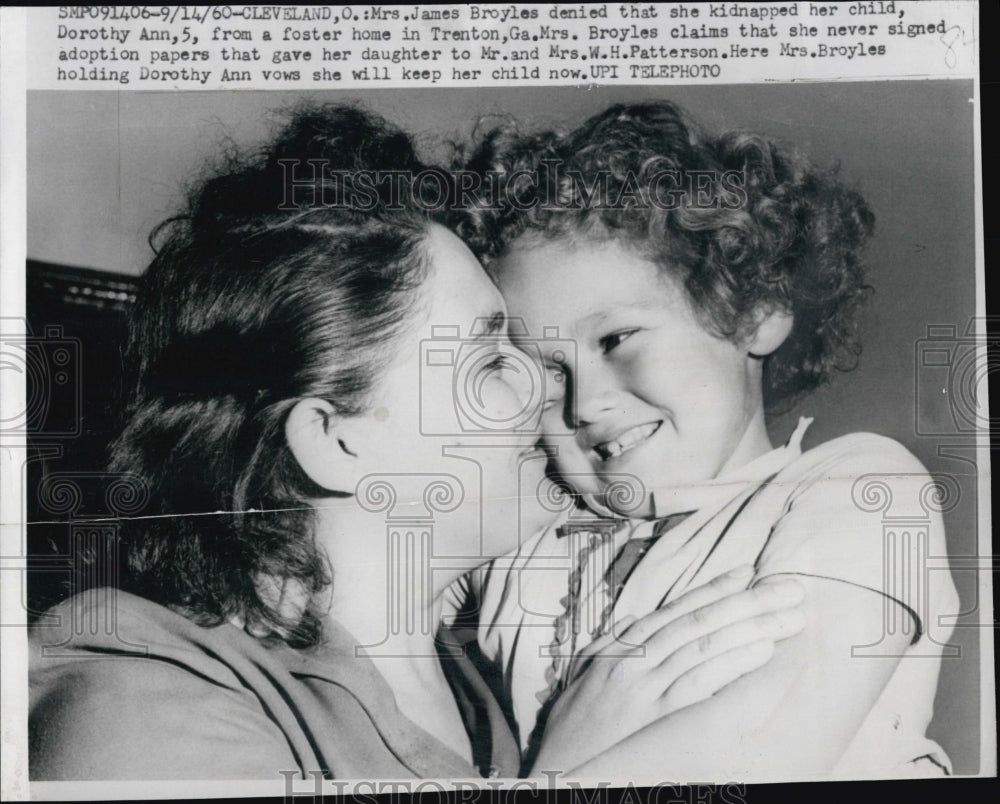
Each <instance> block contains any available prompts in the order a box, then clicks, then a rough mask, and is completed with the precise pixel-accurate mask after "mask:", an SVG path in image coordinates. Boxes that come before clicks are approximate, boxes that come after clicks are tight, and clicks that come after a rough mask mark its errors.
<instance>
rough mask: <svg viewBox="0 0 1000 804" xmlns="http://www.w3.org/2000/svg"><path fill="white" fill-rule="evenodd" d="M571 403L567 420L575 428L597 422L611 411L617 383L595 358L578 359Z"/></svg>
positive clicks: (617, 392) (617, 391)
mask: <svg viewBox="0 0 1000 804" xmlns="http://www.w3.org/2000/svg"><path fill="white" fill-rule="evenodd" d="M572 392H573V400H572V404H571V406H570V409H569V410H567V417H568V418H569V419H570V421H572V423H573V424H574V425H575V426H577V427H585V426H586V425H588V424H593V423H595V422H598V421H600V420H601V418H603V417H604V416H605V415H607V414H608V413H609V412H611V411H612V410H614V409H615V407H616V406H617V402H618V397H619V388H618V383H617V380H616V378H615V376H614V373H613V372H612V371H611V369H610V368H609V367H608V366H607V365H606V364H605V363H604V361H603V360H600V359H599V358H595V359H589V360H585V359H581V361H580V365H579V366H578V368H577V371H576V372H575V374H574V376H573V377H572Z"/></svg>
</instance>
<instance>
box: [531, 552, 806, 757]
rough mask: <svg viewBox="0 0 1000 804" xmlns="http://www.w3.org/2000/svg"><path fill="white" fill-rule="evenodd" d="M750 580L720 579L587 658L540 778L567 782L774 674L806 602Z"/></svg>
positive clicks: (556, 711) (549, 732)
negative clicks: (769, 671)
mask: <svg viewBox="0 0 1000 804" xmlns="http://www.w3.org/2000/svg"><path fill="white" fill-rule="evenodd" d="M751 575H752V569H751V568H749V567H747V568H742V569H740V570H736V571H734V572H732V573H728V574H726V575H721V576H719V577H718V578H716V579H715V580H713V581H712V582H711V583H709V584H706V585H705V586H702V587H699V588H697V589H694V590H692V591H690V592H687V593H686V594H684V595H682V596H681V597H679V598H677V599H676V600H674V601H672V602H671V603H669V604H667V605H666V606H664V607H663V608H661V609H659V610H657V611H655V612H653V613H652V614H648V615H646V616H645V617H642V618H640V619H638V620H633V621H631V622H629V623H626V622H625V621H622V622H619V623H618V624H617V625H616V628H615V631H614V633H613V634H609V635H607V636H605V637H601V638H600V639H598V640H595V641H594V642H593V643H592V644H591V645H589V646H588V647H587V648H585V649H584V650H583V651H581V654H580V656H579V657H578V659H577V660H575V662H574V665H573V666H572V667H571V671H570V672H571V676H570V678H571V679H572V681H571V683H570V685H569V686H568V687H567V689H566V691H565V692H564V693H563V694H562V695H561V696H560V698H559V700H558V701H556V703H555V705H554V706H553V708H552V711H551V713H550V715H549V718H548V721H547V723H546V726H545V732H544V736H543V738H542V744H541V748H540V750H539V753H538V757H537V759H536V760H535V762H534V765H533V773H540V772H541V771H543V770H545V771H549V770H558V771H561V772H564V773H565V772H568V771H570V770H572V769H573V768H575V767H577V766H579V765H580V764H582V763H583V762H586V761H587V760H589V759H591V758H593V757H595V756H597V755H599V754H600V753H601V752H603V751H605V750H607V749H608V748H610V747H611V746H613V745H615V744H616V743H617V742H619V741H620V740H622V739H624V738H625V737H628V736H629V735H631V734H633V733H635V732H637V731H639V730H640V729H642V728H644V727H646V726H648V725H649V724H650V723H652V722H653V721H655V720H658V719H660V718H662V717H665V716H667V715H669V714H670V713H671V712H674V711H676V710H678V709H681V708H683V707H686V706H690V705H691V704H694V703H698V702H699V701H703V700H705V699H706V698H709V697H711V696H712V695H714V694H715V693H716V692H718V691H719V690H720V689H722V688H723V687H725V686H727V685H728V684H730V683H732V682H733V681H735V680H736V679H738V678H739V677H741V676H743V675H745V674H746V673H750V672H752V671H754V670H756V669H757V668H759V667H761V666H762V665H764V664H766V663H767V662H768V660H769V659H770V658H771V655H772V653H773V651H774V643H775V642H776V641H777V640H780V639H784V638H785V637H788V636H791V635H792V634H795V633H798V632H799V631H800V630H801V629H802V628H803V626H804V625H805V617H804V615H803V613H802V612H801V611H800V610H799V609H798V608H796V607H797V606H798V604H799V603H800V602H801V601H802V599H803V596H804V593H803V589H802V587H801V585H800V584H798V583H797V582H795V581H792V580H789V581H782V582H780V583H774V584H761V585H760V586H757V587H755V588H753V589H746V585H747V582H748V581H749V579H750V576H751Z"/></svg>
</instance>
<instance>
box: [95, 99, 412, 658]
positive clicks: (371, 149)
mask: <svg viewBox="0 0 1000 804" xmlns="http://www.w3.org/2000/svg"><path fill="white" fill-rule="evenodd" d="M423 168H424V166H423V165H422V164H421V163H420V162H419V160H418V158H417V156H416V154H415V151H414V147H413V144H412V142H411V140H410V138H409V137H408V136H407V135H405V134H404V133H402V132H401V131H399V130H397V129H395V128H392V127H391V126H390V125H388V124H387V123H386V122H385V121H384V120H382V119H380V118H378V117H376V116H374V115H372V114H368V113H365V112H363V111H360V110H358V109H355V108H351V107H344V106H333V105H328V106H321V105H306V106H300V107H298V108H297V109H296V110H294V111H293V112H292V113H291V116H290V120H289V121H288V123H287V125H286V126H285V127H284V129H283V130H282V131H281V132H280V133H279V134H278V135H277V136H276V137H275V138H274V139H273V140H272V141H271V142H270V143H268V144H267V145H266V146H265V147H264V148H262V149H261V150H259V151H258V152H256V153H254V154H252V155H250V156H245V157H239V156H230V157H229V159H228V161H227V163H226V165H225V166H224V167H223V168H222V169H221V170H216V171H215V172H213V174H212V175H210V176H209V177H208V178H205V179H204V180H203V181H201V183H200V184H199V185H198V186H197V188H196V189H195V190H194V191H192V192H191V194H190V197H189V200H188V204H187V208H186V209H185V210H184V212H183V213H182V214H180V215H178V216H176V217H174V218H172V219H170V220H169V221H167V222H166V223H164V224H162V225H161V227H159V229H158V230H156V231H155V232H154V235H153V236H151V242H152V243H154V248H155V250H156V252H157V253H156V257H155V259H154V260H153V262H152V264H151V265H150V266H149V269H148V270H147V272H146V273H145V275H144V277H143V279H142V287H141V291H140V294H139V299H138V301H137V304H136V307H135V310H134V313H133V315H132V321H131V334H130V340H129V343H128V347H127V350H126V365H127V366H129V367H130V368H131V370H132V371H134V376H133V377H131V381H130V382H129V388H130V393H129V396H130V398H129V402H128V407H127V418H126V423H125V425H124V428H123V431H122V433H121V435H120V437H119V438H118V439H117V441H116V442H115V443H114V445H113V447H112V457H111V467H110V468H111V470H112V471H113V472H124V473H129V474H131V475H134V476H138V478H139V479H141V481H142V482H143V483H144V484H145V485H146V486H147V487H148V491H149V495H150V499H151V505H150V509H147V510H146V511H144V512H142V513H143V514H144V515H152V517H146V516H144V517H142V518H139V519H135V520H132V521H130V522H128V523H126V525H125V527H124V529H123V538H122V541H121V545H120V549H122V550H123V552H124V556H123V557H124V559H125V561H126V571H125V577H124V579H123V581H122V586H123V587H124V588H126V589H129V590H131V591H136V592H137V593H139V594H141V595H143V596H144V597H147V598H150V599H153V600H155V601H157V602H160V603H162V604H165V605H168V606H171V607H173V608H175V609H177V610H179V611H181V612H182V613H184V614H185V615H186V616H189V617H190V618H192V619H194V620H195V621H196V622H199V623H201V624H205V625H210V624H217V623H220V622H222V621H225V620H228V619H236V620H238V621H240V622H242V623H244V624H245V628H246V629H247V630H248V631H249V632H250V633H253V634H255V635H258V636H267V637H278V638H281V639H284V640H285V641H286V642H288V643H289V644H292V645H298V646H304V645H309V644H313V643H315V642H316V641H317V640H318V639H319V637H320V630H321V629H320V623H321V618H322V613H323V608H324V607H325V601H326V600H327V595H326V592H327V590H328V587H329V585H330V583H331V580H332V575H331V570H330V568H329V567H328V562H327V559H326V557H325V553H324V552H323V551H322V550H321V548H320V547H319V546H318V545H317V544H316V543H315V541H314V537H313V528H312V508H311V507H310V505H309V503H308V500H309V499H310V498H311V497H312V498H315V496H317V495H327V496H330V492H326V491H323V490H320V489H318V488H316V487H314V486H313V485H312V483H311V481H309V479H308V478H307V477H306V476H305V475H304V473H303V472H302V471H301V469H300V468H299V467H298V464H297V462H296V461H295V459H294V457H293V456H292V455H291V453H290V451H289V449H288V447H287V444H286V442H285V435H284V423H285V420H286V418H287V415H288V413H289V411H290V410H291V408H292V407H293V406H294V405H295V403H296V401H297V400H299V399H302V398H308V397H318V398H322V399H325V400H327V401H329V403H330V404H331V405H333V406H334V408H335V409H336V410H337V411H338V412H339V413H340V414H342V415H345V416H349V415H352V414H357V413H359V412H361V411H363V410H365V409H366V408H367V406H368V405H369V394H370V392H371V390H372V388H373V386H374V384H375V383H376V382H377V378H378V376H379V372H380V371H381V369H382V368H383V367H384V366H385V365H386V363H387V360H391V359H392V355H393V354H394V350H393V348H392V346H393V344H394V343H397V342H398V341H396V340H395V339H398V338H399V337H400V336H402V335H403V334H404V332H405V330H406V327H407V324H408V322H409V321H410V319H411V316H412V315H413V308H414V305H415V304H417V303H418V301H417V300H418V299H419V294H418V286H419V285H420V282H421V280H422V278H423V277H424V275H425V265H424V255H423V243H424V240H425V237H426V234H427V230H428V227H429V226H430V225H431V219H430V217H429V216H428V215H427V214H426V213H425V212H423V211H422V210H421V209H418V208H417V207H415V206H414V205H413V203H412V198H413V193H412V192H411V191H412V190H414V187H412V186H410V185H407V182H408V181H411V179H408V178H407V177H413V176H415V175H418V174H419V172H420V171H421V170H423ZM372 171H397V172H398V175H397V177H396V178H395V179H394V182H395V185H394V187H393V188H392V189H391V190H390V189H389V188H388V187H387V186H384V185H382V186H380V185H378V182H377V181H374V180H372V179H371V176H369V178H368V179H367V180H365V182H364V183H357V182H356V181H355V180H356V178H357V177H358V176H364V175H366V172H368V173H371V172H372ZM400 182H402V183H403V185H402V186H401V185H400ZM351 193H355V196H354V198H353V201H352V198H351V197H350V196H351ZM390 193H392V196H390Z"/></svg>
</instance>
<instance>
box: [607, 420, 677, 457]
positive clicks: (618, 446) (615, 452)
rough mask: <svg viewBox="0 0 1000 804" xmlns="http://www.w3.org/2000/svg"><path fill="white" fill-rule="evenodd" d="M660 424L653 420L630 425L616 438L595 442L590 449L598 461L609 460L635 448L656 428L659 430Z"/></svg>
mask: <svg viewBox="0 0 1000 804" xmlns="http://www.w3.org/2000/svg"><path fill="white" fill-rule="evenodd" d="M662 424H663V422H662V421H655V422H646V423H645V424H640V425H637V426H635V427H630V428H629V429H628V430H625V431H624V432H622V433H620V434H619V435H618V436H617V437H616V438H613V439H611V440H610V441H602V442H601V443H600V444H595V445H594V446H593V447H592V448H591V450H590V451H591V453H593V454H594V455H596V456H597V458H598V459H599V460H600V461H602V462H604V461H609V460H611V459H612V458H617V457H619V456H620V455H623V454H624V453H626V452H628V451H629V450H631V449H635V448H636V447H637V446H639V444H641V443H643V442H644V441H646V439H648V438H650V437H651V436H652V435H653V434H654V433H655V432H656V431H657V430H659V429H660V426H661V425H662Z"/></svg>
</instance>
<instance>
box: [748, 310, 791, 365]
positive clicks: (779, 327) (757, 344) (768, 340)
mask: <svg viewBox="0 0 1000 804" xmlns="http://www.w3.org/2000/svg"><path fill="white" fill-rule="evenodd" d="M794 323H795V317H794V316H793V315H792V314H791V313H789V312H786V311H785V310H770V311H768V312H766V313H764V314H763V315H761V316H760V320H759V321H758V323H757V331H756V332H755V333H754V334H753V337H752V338H751V339H750V342H749V344H748V345H747V350H748V351H749V352H750V356H751V357H757V358H760V357H767V356H768V355H769V354H771V352H773V351H775V350H776V349H777V348H778V347H779V346H781V344H783V343H784V342H785V338H787V337H788V335H789V333H791V331H792V325H793V324H794Z"/></svg>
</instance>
